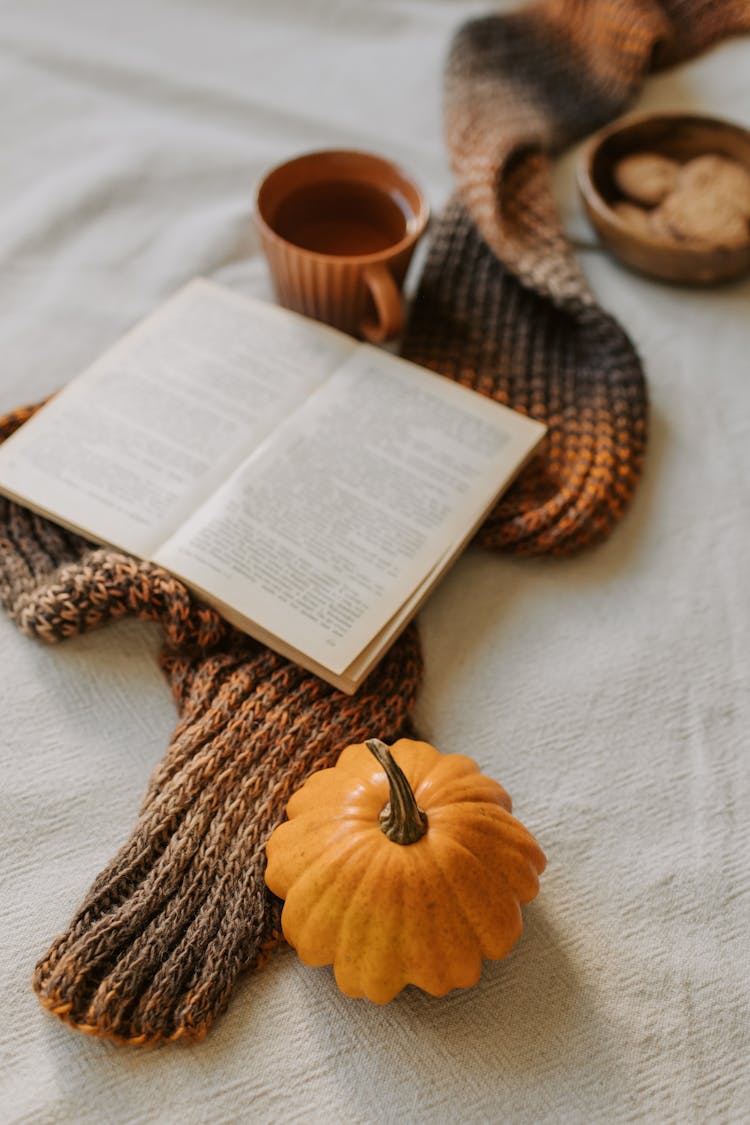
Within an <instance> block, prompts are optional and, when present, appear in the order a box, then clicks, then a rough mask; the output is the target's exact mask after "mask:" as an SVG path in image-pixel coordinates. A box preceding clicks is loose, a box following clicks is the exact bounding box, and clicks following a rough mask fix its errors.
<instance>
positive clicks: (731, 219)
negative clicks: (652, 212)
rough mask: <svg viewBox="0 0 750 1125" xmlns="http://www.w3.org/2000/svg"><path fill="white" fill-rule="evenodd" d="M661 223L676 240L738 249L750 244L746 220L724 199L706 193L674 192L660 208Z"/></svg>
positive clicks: (681, 190) (749, 232)
mask: <svg viewBox="0 0 750 1125" xmlns="http://www.w3.org/2000/svg"><path fill="white" fill-rule="evenodd" d="M659 215H660V219H659V221H661V220H663V221H664V223H665V224H666V228H667V229H668V230H670V231H671V232H672V233H673V234H674V235H675V237H676V238H682V239H686V240H688V241H690V242H706V243H710V245H712V246H716V247H723V248H725V249H735V248H736V247H738V246H742V245H744V243H746V242H748V241H750V230H749V229H748V224H747V219H746V218H745V216H744V215H743V214H742V212H741V211H738V210H737V208H736V207H735V206H734V205H733V204H732V203H731V202H730V201H729V200H727V199H725V198H723V197H722V196H720V195H719V196H717V195H714V194H713V193H709V192H707V191H694V190H690V191H688V190H687V189H685V188H682V189H680V190H679V191H674V192H672V193H671V195H669V196H668V197H667V199H665V200H664V202H663V203H662V205H661V207H660V208H659Z"/></svg>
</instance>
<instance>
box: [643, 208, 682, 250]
mask: <svg viewBox="0 0 750 1125" xmlns="http://www.w3.org/2000/svg"><path fill="white" fill-rule="evenodd" d="M668 198H669V197H668ZM648 226H649V232H650V233H651V234H652V235H656V237H657V238H661V239H664V240H665V241H666V242H679V241H680V240H681V239H682V236H681V235H678V234H675V232H674V231H673V230H672V228H671V227H670V225H669V222H668V221H667V219H666V217H665V215H664V205H663V204H662V206H661V207H657V208H656V209H655V210H653V211H649V212H648Z"/></svg>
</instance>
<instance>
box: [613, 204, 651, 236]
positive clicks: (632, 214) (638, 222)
mask: <svg viewBox="0 0 750 1125" xmlns="http://www.w3.org/2000/svg"><path fill="white" fill-rule="evenodd" d="M612 210H613V211H614V213H615V214H616V215H617V217H618V219H621V220H622V222H623V223H624V224H625V226H626V227H629V229H630V230H631V232H632V233H633V234H640V235H646V236H648V235H649V234H650V233H651V226H650V224H649V214H648V211H644V210H643V208H642V207H636V205H635V203H628V202H627V201H626V200H624V199H621V200H620V201H619V202H618V203H613V204H612Z"/></svg>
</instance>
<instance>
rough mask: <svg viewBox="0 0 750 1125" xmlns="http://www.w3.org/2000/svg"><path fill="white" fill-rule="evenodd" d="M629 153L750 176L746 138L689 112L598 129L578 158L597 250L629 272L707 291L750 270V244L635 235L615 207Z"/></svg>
mask: <svg viewBox="0 0 750 1125" xmlns="http://www.w3.org/2000/svg"><path fill="white" fill-rule="evenodd" d="M632 152H659V153H661V154H662V155H664V156H669V157H671V158H672V159H673V160H677V161H679V162H681V163H684V162H685V161H687V160H691V159H692V158H693V157H695V156H703V155H705V154H706V153H716V154H718V155H720V156H726V157H729V158H731V159H732V160H736V161H737V162H738V163H739V164H742V165H743V166H744V167H745V168H747V170H748V172H750V132H748V131H747V130H746V129H743V128H741V127H740V126H739V125H733V124H732V123H731V122H729V121H720V120H718V119H716V118H713V117H699V116H696V115H694V114H687V113H649V114H643V115H637V116H632V117H626V118H621V119H620V120H619V121H616V122H614V123H613V124H612V125H608V126H607V127H606V128H604V129H602V130H601V131H600V132H599V133H597V134H596V135H595V136H594V137H592V139H591V141H590V142H589V144H588V145H587V146H586V148H585V150H584V151H583V153H582V155H581V159H580V161H579V164H578V187H579V190H580V193H581V196H582V198H583V203H584V207H585V208H586V212H587V214H588V216H589V218H590V220H591V222H592V224H593V225H594V227H595V228H596V230H597V232H598V234H599V238H600V239H601V241H602V243H603V244H604V245H605V246H606V247H607V249H608V250H610V251H611V252H612V253H613V254H615V255H616V256H617V257H618V258H619V259H620V260H621V261H623V262H624V263H625V264H626V265H628V266H631V267H632V268H633V269H636V270H638V271H640V272H641V273H644V274H648V275H649V276H650V277H656V278H659V279H660V280H663V281H677V282H683V283H686V284H689V285H707V284H711V283H713V282H718V281H726V280H728V279H729V278H732V277H738V276H739V275H740V274H742V273H744V272H745V270H747V269H750V238H748V241H747V242H746V243H744V244H743V245H742V246H738V247H733V248H731V249H729V248H724V247H717V246H710V245H707V244H706V243H700V242H692V241H687V240H686V241H684V242H677V241H675V240H672V239H669V238H667V237H665V236H662V235H659V234H656V233H653V234H652V233H650V232H649V233H641V232H640V231H634V230H633V228H632V227H631V226H629V225H628V224H626V223H625V222H624V221H623V220H622V219H621V218H620V217H619V216H618V215H617V214H616V212H615V211H613V210H612V204H613V203H615V202H617V201H618V200H620V199H622V198H623V195H622V192H620V191H619V189H618V188H617V187H616V186H615V182H614V177H613V169H614V167H615V165H616V164H617V162H618V160H620V159H622V157H623V156H625V155H627V154H628V153H632Z"/></svg>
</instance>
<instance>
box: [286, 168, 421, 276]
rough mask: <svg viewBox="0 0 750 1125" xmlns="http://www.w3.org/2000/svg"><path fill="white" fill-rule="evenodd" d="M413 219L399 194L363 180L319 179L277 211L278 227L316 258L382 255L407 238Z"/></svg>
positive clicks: (299, 189) (297, 191) (300, 189)
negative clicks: (384, 251) (318, 256)
mask: <svg viewBox="0 0 750 1125" xmlns="http://www.w3.org/2000/svg"><path fill="white" fill-rule="evenodd" d="M411 218H412V215H411V211H410V209H409V205H408V203H407V202H406V200H405V199H403V198H402V197H399V195H398V193H396V192H393V193H390V192H387V191H384V190H383V189H382V188H380V187H376V186H375V185H374V184H368V183H364V182H362V181H358V180H320V181H318V182H317V183H310V184H304V185H302V186H301V187H297V188H295V189H294V190H293V191H291V192H290V193H289V195H287V196H286V198H284V199H283V200H282V201H281V203H280V204H279V205H278V207H277V209H276V213H275V215H274V218H273V228H274V230H275V231H276V233H277V234H279V235H280V236H281V237H282V238H285V239H286V240H287V242H291V243H293V244H294V245H295V246H299V247H301V248H302V249H303V250H310V251H312V252H313V253H315V254H334V255H336V256H343V257H358V256H360V255H362V254H378V253H380V252H381V251H383V250H387V249H388V248H389V247H390V246H395V245H396V244H397V243H399V242H401V240H402V239H403V238H405V237H406V235H407V233H408V231H409V229H410V219H411Z"/></svg>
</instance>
